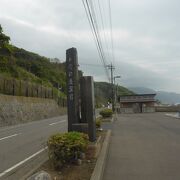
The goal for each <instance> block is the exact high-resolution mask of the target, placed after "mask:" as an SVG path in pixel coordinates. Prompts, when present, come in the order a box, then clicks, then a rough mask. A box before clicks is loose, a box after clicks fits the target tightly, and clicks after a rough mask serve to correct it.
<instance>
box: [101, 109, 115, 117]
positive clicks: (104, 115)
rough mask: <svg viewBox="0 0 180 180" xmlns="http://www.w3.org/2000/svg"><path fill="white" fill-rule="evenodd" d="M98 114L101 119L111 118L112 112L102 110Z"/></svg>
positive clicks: (110, 110)
mask: <svg viewBox="0 0 180 180" xmlns="http://www.w3.org/2000/svg"><path fill="white" fill-rule="evenodd" d="M99 114H100V115H101V116H102V117H103V118H107V117H112V114H113V111H112V109H103V110H102V111H100V112H99Z"/></svg>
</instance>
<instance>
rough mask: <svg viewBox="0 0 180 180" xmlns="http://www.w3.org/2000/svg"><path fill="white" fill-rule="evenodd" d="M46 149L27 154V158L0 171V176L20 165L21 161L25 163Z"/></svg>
mask: <svg viewBox="0 0 180 180" xmlns="http://www.w3.org/2000/svg"><path fill="white" fill-rule="evenodd" d="M46 149H47V147H45V148H43V149H41V150H39V151H38V152H36V153H34V154H33V155H31V156H29V157H28V158H26V159H24V160H23V161H21V162H19V163H17V164H15V165H14V166H12V167H10V168H9V169H6V170H5V171H4V172H2V173H0V177H2V176H4V175H5V174H7V173H8V172H10V171H12V170H13V169H15V168H17V167H19V166H20V165H22V164H23V163H25V162H27V161H28V160H30V159H32V158H33V157H35V156H37V155H38V154H40V153H41V152H43V151H44V150H46Z"/></svg>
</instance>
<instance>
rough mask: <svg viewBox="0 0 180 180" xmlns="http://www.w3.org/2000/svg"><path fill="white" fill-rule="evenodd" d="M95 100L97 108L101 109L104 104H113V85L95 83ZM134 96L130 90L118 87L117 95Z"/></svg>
mask: <svg viewBox="0 0 180 180" xmlns="http://www.w3.org/2000/svg"><path fill="white" fill-rule="evenodd" d="M94 86H95V100H96V107H101V106H102V104H104V105H106V104H107V102H108V101H109V102H111V96H112V88H111V84H110V83H107V82H95V83H94ZM130 94H134V93H133V92H132V91H130V90H128V89H127V88H125V87H122V86H118V87H117V95H118V96H120V95H130Z"/></svg>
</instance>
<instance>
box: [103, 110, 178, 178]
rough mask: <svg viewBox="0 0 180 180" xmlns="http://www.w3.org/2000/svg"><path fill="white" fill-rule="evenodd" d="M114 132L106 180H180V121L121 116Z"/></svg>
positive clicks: (156, 116)
mask: <svg viewBox="0 0 180 180" xmlns="http://www.w3.org/2000/svg"><path fill="white" fill-rule="evenodd" d="M112 129H113V134H112V139H111V144H110V150H109V155H108V159H107V165H106V168H105V174H104V178H103V180H112V179H113V180H179V179H180V119H176V118H173V117H168V116H165V113H154V114H132V115H120V116H119V118H118V120H117V121H116V122H115V123H114V125H113V128H112Z"/></svg>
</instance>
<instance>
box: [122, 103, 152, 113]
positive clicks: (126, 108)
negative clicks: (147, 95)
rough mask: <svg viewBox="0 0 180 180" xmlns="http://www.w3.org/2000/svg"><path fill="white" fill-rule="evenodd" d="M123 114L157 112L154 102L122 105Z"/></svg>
mask: <svg viewBox="0 0 180 180" xmlns="http://www.w3.org/2000/svg"><path fill="white" fill-rule="evenodd" d="M120 112H121V113H127V114H128V113H150V112H155V107H154V102H146V103H121V104H120Z"/></svg>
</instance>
